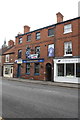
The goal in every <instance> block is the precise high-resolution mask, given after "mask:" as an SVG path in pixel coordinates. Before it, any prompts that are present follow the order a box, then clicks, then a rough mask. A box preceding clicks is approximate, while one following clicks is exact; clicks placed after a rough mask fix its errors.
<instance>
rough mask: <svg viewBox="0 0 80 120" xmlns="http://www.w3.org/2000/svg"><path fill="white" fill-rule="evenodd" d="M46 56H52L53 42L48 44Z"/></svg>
mask: <svg viewBox="0 0 80 120" xmlns="http://www.w3.org/2000/svg"><path fill="white" fill-rule="evenodd" d="M48 57H54V44H50V45H48Z"/></svg>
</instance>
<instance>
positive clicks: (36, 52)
mask: <svg viewBox="0 0 80 120" xmlns="http://www.w3.org/2000/svg"><path fill="white" fill-rule="evenodd" d="M35 54H38V57H40V46H37V47H35Z"/></svg>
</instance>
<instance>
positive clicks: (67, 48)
mask: <svg viewBox="0 0 80 120" xmlns="http://www.w3.org/2000/svg"><path fill="white" fill-rule="evenodd" d="M64 53H65V55H68V54H72V42H65V43H64Z"/></svg>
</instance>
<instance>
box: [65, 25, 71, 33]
mask: <svg viewBox="0 0 80 120" xmlns="http://www.w3.org/2000/svg"><path fill="white" fill-rule="evenodd" d="M66 27H67V28H66ZM70 32H72V24H71V23H70V24H66V25H64V34H67V33H70Z"/></svg>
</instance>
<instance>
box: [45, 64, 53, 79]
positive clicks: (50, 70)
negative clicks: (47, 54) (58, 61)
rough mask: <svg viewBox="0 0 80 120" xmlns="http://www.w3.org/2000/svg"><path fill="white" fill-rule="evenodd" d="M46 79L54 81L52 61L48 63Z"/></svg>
mask: <svg viewBox="0 0 80 120" xmlns="http://www.w3.org/2000/svg"><path fill="white" fill-rule="evenodd" d="M46 80H47V81H52V65H51V64H50V63H47V64H46Z"/></svg>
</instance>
